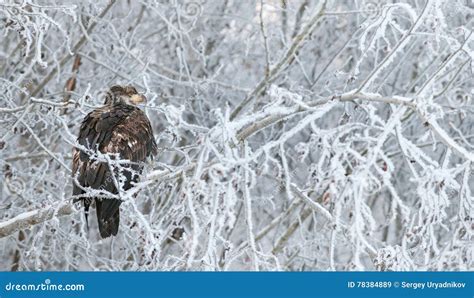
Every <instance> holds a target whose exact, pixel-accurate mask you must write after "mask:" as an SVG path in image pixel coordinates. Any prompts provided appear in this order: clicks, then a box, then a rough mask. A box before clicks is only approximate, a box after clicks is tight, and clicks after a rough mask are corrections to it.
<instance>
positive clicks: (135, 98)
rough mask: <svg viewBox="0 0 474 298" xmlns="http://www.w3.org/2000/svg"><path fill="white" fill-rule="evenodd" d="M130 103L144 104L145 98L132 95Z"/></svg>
mask: <svg viewBox="0 0 474 298" xmlns="http://www.w3.org/2000/svg"><path fill="white" fill-rule="evenodd" d="M130 101H131V102H133V103H134V104H139V103H146V97H145V95H143V94H133V95H132V96H131V97H130Z"/></svg>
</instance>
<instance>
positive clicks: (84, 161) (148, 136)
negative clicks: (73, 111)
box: [72, 86, 157, 238]
mask: <svg viewBox="0 0 474 298" xmlns="http://www.w3.org/2000/svg"><path fill="white" fill-rule="evenodd" d="M144 102H146V98H145V96H143V95H141V94H139V93H138V92H137V90H136V89H135V88H134V87H131V86H124V87H123V86H113V87H111V88H110V90H109V91H108V92H107V94H106V96H105V105H104V106H103V107H100V108H97V109H95V110H93V111H92V112H90V113H89V114H88V115H87V116H86V117H85V118H84V120H83V122H82V124H81V128H80V131H79V137H78V138H77V142H78V144H79V146H78V148H74V154H73V166H72V173H73V195H74V196H75V200H74V201H75V202H77V201H82V202H83V204H84V210H85V216H86V221H87V218H88V214H89V207H90V205H91V203H92V200H94V201H95V206H96V209H97V220H98V223H99V231H100V236H101V237H102V238H107V237H109V236H111V235H114V236H115V235H117V232H118V228H119V221H120V204H121V203H122V201H121V200H119V199H110V198H106V196H107V192H109V193H112V194H118V193H119V191H118V190H119V189H122V190H124V191H126V190H128V189H130V188H132V187H133V185H134V183H136V182H138V179H139V176H140V174H141V172H142V170H143V162H144V161H145V160H146V158H147V157H152V156H154V155H156V151H157V147H156V143H155V139H154V137H153V131H152V128H151V125H150V121H149V119H148V117H147V116H146V114H145V113H144V112H143V111H142V110H140V109H139V108H138V107H137V106H136V105H137V104H141V103H144ZM99 153H102V155H101V154H99ZM105 154H106V155H105ZM107 156H108V160H107V159H106V158H104V157H107ZM101 157H102V158H101ZM114 161H115V162H114ZM96 190H98V191H96ZM86 192H87V193H88V194H90V193H94V192H96V193H97V195H93V197H91V196H90V195H88V196H83V197H81V195H83V194H85V193H86ZM101 196H102V197H101ZM109 197H110V196H109Z"/></svg>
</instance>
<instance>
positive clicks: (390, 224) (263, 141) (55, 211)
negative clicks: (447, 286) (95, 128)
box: [0, 0, 474, 271]
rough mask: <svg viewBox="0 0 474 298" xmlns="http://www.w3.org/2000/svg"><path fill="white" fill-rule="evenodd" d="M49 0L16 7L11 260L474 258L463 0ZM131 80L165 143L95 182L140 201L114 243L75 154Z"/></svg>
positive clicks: (250, 262)
mask: <svg viewBox="0 0 474 298" xmlns="http://www.w3.org/2000/svg"><path fill="white" fill-rule="evenodd" d="M37 2H38V1H37ZM37 2H33V1H31V0H25V1H23V2H22V4H16V3H13V2H12V3H10V2H9V3H2V4H0V15H1V18H0V19H1V20H2V21H1V22H0V30H1V32H0V34H1V47H0V89H1V91H0V94H1V97H0V175H1V179H0V247H2V254H1V255H2V256H1V257H0V264H1V265H0V269H1V270H11V268H14V267H15V266H14V265H15V264H14V263H15V262H17V261H18V260H19V262H18V266H19V269H20V270H296V271H299V270H473V269H474V260H473V254H472V246H473V237H474V231H473V226H474V225H473V223H474V220H473V218H474V214H473V213H474V211H473V210H474V197H473V193H474V182H473V181H474V179H473V177H472V174H473V170H474V169H473V162H474V152H473V148H474V141H473V139H474V131H473V124H472V123H474V113H473V112H474V108H473V102H472V100H473V90H474V81H473V80H472V72H473V67H474V64H473V63H472V59H473V57H474V42H473V40H474V39H473V38H474V37H473V34H472V28H471V27H472V24H470V23H469V22H468V19H469V16H470V15H469V13H470V12H472V8H469V7H468V6H466V5H467V4H466V3H464V2H463V1H458V2H449V1H438V0H436V1H426V2H425V1H414V0H407V1H393V2H391V3H380V4H376V5H374V3H373V1H365V0H364V1H356V2H354V1H346V2H343V1H326V5H325V8H324V9H325V10H324V12H323V16H322V17H321V16H320V15H319V11H320V9H321V8H322V7H324V5H322V4H323V3H322V2H321V1H319V2H318V1H304V0H295V1H286V2H285V3H286V7H282V6H281V1H276V0H264V1H263V2H262V3H258V4H255V3H248V1H225V2H224V1H222V2H216V1H214V2H212V1H207V2H206V1H191V2H189V3H187V2H186V3H181V2H180V1H174V2H172V3H159V2H156V1H141V2H136V1H128V2H127V1H115V2H114V1H111V2H107V3H105V2H104V3H102V4H96V3H95V2H94V1H82V2H80V3H79V2H78V3H76V4H75V5H59V4H54V3H52V4H51V3H50V4H49V5H45V3H39V4H38V3H37ZM305 3H306V4H305ZM262 28H263V29H262ZM76 55H79V57H80V62H81V63H80V65H79V68H78V69H75V70H74V69H73V61H74V60H75V58H76ZM267 68H269V69H268V70H269V71H267ZM73 77H75V79H76V82H75V83H76V84H75V86H74V87H73V88H72V89H70V86H66V82H67V81H68V80H69V79H70V78H73ZM115 84H124V85H125V84H127V85H133V86H135V87H136V88H137V89H138V90H139V91H140V92H143V93H144V94H145V95H146V97H147V99H148V100H147V104H146V105H142V106H139V107H140V108H141V109H143V110H145V112H146V114H147V116H148V117H149V118H150V121H151V123H152V127H153V130H154V136H155V139H156V141H157V143H158V147H159V148H158V149H159V150H158V151H159V154H158V156H156V157H155V158H154V159H150V160H147V161H146V163H145V164H144V173H143V175H142V176H141V180H140V181H139V182H138V183H137V184H136V185H135V186H134V188H132V189H130V190H128V191H121V192H120V193H119V194H111V193H107V192H104V191H102V190H97V189H91V188H84V191H86V196H88V197H94V196H100V197H103V198H104V199H107V198H114V199H121V200H123V203H122V206H121V218H120V229H119V234H118V235H117V236H116V237H114V238H108V239H103V240H102V239H99V235H98V229H97V222H96V218H95V210H94V208H93V207H92V208H91V210H90V216H89V226H90V229H89V230H87V228H86V225H85V222H84V215H83V212H82V210H81V208H79V204H76V205H77V206H73V204H72V203H71V199H73V198H72V197H71V192H72V183H73V178H72V177H71V164H72V160H71V159H72V149H73V147H76V148H78V149H79V150H85V151H88V150H87V149H86V148H85V147H83V146H81V145H79V144H77V142H76V136H77V133H78V130H79V126H80V123H81V121H82V119H83V118H84V116H85V115H86V114H87V113H88V112H90V111H91V110H92V109H94V108H96V107H99V106H101V105H102V103H103V96H104V94H105V92H106V91H107V90H108V88H109V87H110V86H111V85H115ZM66 95H68V98H66ZM237 107H242V109H241V110H240V111H239V112H238V113H235V111H236V108H237ZM235 115H237V116H236V117H234V116H235ZM125 145H128V146H129V147H131V148H132V147H134V144H133V143H128V144H125ZM88 153H89V154H91V156H92V158H95V159H96V160H97V161H101V162H106V163H108V164H109V166H110V167H111V168H114V169H117V171H116V172H117V173H120V172H123V171H122V170H121V169H122V168H123V165H124V164H127V163H128V162H129V161H127V160H125V159H123V158H121V157H120V156H117V155H113V154H109V155H105V154H101V153H97V152H92V151H90V150H89V151H88ZM114 181H115V182H116V183H117V185H121V184H123V182H124V181H125V177H124V176H123V175H120V174H117V175H116V177H114ZM20 231H21V232H20ZM15 258H17V259H15Z"/></svg>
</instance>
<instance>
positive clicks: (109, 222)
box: [95, 198, 121, 238]
mask: <svg viewBox="0 0 474 298" xmlns="http://www.w3.org/2000/svg"><path fill="white" fill-rule="evenodd" d="M120 203H121V201H120V200H115V199H99V198H96V199H95V204H96V209H97V221H98V223H99V231H100V236H101V237H102V238H107V237H110V236H115V235H117V232H118V228H119V223H120Z"/></svg>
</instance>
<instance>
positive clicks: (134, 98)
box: [105, 86, 146, 105]
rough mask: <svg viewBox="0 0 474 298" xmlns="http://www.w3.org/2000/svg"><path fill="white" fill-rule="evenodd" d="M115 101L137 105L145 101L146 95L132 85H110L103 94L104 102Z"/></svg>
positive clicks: (112, 102)
mask: <svg viewBox="0 0 474 298" xmlns="http://www.w3.org/2000/svg"><path fill="white" fill-rule="evenodd" d="M117 103H125V104H129V105H137V104H141V103H146V97H145V96H144V95H143V94H140V93H138V91H137V89H135V87H133V86H112V87H111V88H110V90H109V91H107V95H106V96H105V104H106V105H108V104H117Z"/></svg>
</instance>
